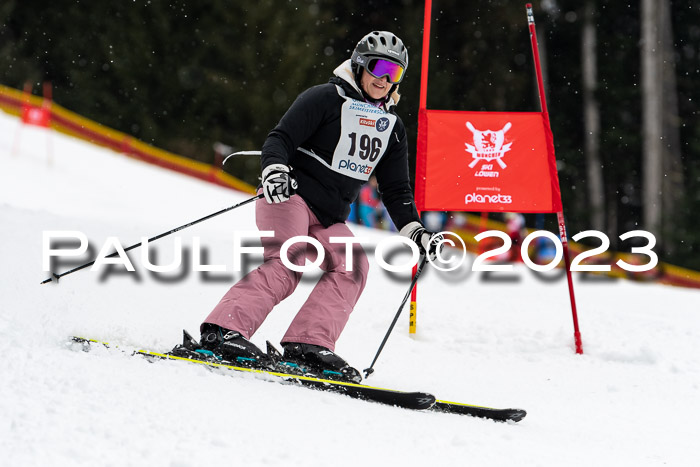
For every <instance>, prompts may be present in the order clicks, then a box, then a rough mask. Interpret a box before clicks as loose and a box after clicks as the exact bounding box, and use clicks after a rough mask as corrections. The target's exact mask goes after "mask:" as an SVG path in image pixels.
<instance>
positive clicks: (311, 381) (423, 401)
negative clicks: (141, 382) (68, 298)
mask: <svg viewBox="0 0 700 467" xmlns="http://www.w3.org/2000/svg"><path fill="white" fill-rule="evenodd" d="M187 337H189V336H188V335H187V334H186V337H185V339H187ZM73 341H74V342H78V343H81V344H82V345H83V350H85V351H89V350H90V346H91V345H93V344H99V345H103V346H105V347H109V348H112V347H113V346H111V345H110V344H108V343H106V342H100V341H96V340H93V339H85V338H82V337H73ZM120 350H121V349H120ZM133 354H134V355H141V356H144V357H148V358H155V359H167V360H177V361H187V362H190V363H198V364H201V365H206V366H208V367H211V368H218V369H225V370H232V371H236V372H242V373H249V374H253V375H257V376H262V377H267V378H269V377H272V379H273V380H276V381H280V382H285V383H290V384H297V385H300V386H304V387H309V388H313V389H318V390H321V391H326V392H334V393H339V394H343V395H346V396H349V397H352V398H353V399H360V400H364V401H370V402H377V403H380V404H385V405H393V406H396V407H401V408H404V409H412V410H424V409H429V408H430V407H432V406H433V404H435V396H433V395H432V394H428V393H425V392H404V391H396V390H393V389H385V388H378V387H374V386H367V385H364V384H356V383H351V382H345V381H335V380H331V379H324V378H319V377H315V376H307V375H304V374H294V373H289V372H285V371H275V370H268V369H261V368H253V367H246V366H237V365H232V364H230V363H229V362H224V361H216V360H212V359H211V358H208V357H207V355H206V354H200V353H197V352H194V351H192V350H189V349H187V348H186V346H185V345H182V346H177V347H175V349H173V351H172V352H168V353H160V352H153V351H150V350H134V351H133ZM267 378H266V379H267Z"/></svg>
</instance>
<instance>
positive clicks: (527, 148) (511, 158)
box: [416, 110, 561, 212]
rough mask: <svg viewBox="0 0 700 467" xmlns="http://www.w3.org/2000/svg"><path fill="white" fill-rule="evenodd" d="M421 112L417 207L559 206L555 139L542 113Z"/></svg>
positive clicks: (513, 209) (537, 208)
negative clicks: (553, 139) (553, 141)
mask: <svg viewBox="0 0 700 467" xmlns="http://www.w3.org/2000/svg"><path fill="white" fill-rule="evenodd" d="M422 112H423V114H422V115H421V116H420V118H421V122H422V124H421V128H420V131H419V139H420V143H421V144H419V153H418V158H417V164H416V203H417V206H418V209H420V210H421V211H467V212H501V211H502V212H558V211H559V210H561V195H560V190H559V179H558V176H557V171H556V160H555V158H554V145H553V143H552V137H551V132H549V130H548V128H547V127H546V122H545V120H544V118H545V117H544V116H543V114H542V113H541V112H458V111H445V110H423V111H422Z"/></svg>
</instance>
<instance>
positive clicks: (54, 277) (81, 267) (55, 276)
mask: <svg viewBox="0 0 700 467" xmlns="http://www.w3.org/2000/svg"><path fill="white" fill-rule="evenodd" d="M264 196H265V195H264V194H262V193H260V194H259V195H255V196H253V197H252V198H249V199H247V200H245V201H242V202H240V203H238V204H235V205H233V206H229V207H227V208H224V209H222V210H220V211H217V212H215V213H212V214H209V215H208V216H204V217H202V218H200V219H197V220H196V221H192V222H190V223H189V224H185V225H181V226H180V227H176V228H174V229H173V230H170V231H168V232H163V233H162V234H159V235H156V236H155V237H151V238H149V239H148V240H147V242H148V243H150V242H154V241H156V240H158V239H160V238H163V237H166V236H168V235H170V234H174V233H175V232H179V231H180V230H183V229H186V228H187V227H191V226H193V225H195V224H199V223H200V222H204V221H206V220H208V219H211V218H212V217H216V216H218V215H220V214H223V213H225V212H228V211H231V210H233V209H236V208H239V207H241V206H243V205H245V204H248V203H252V202H253V201H255V200H258V199H260V198H263V197H264ZM141 245H143V242H139V243H134V244H133V245H131V246H129V247H126V248H124V252H127V251H129V250H133V249H134V248H138V247H140V246H141ZM117 254H118V252H116V251H115V252H114V253H112V254H110V255H107V256H106V258H113V257H114V256H117ZM95 261H96V260H92V261H90V262H89V263H85V264H82V265H80V266H77V267H75V268H73V269H71V270H70V271H66V272H64V273H61V274H56V273H51V275H52V277H49V278H48V279H45V280H43V281H42V282H41V283H42V284H46V283H47V282H51V281H53V280H54V279H56V282H57V283H58V280H59V279H60V278H61V277H63V276H67V275H68V274H72V273H74V272H77V271H80V270H81V269H85V268H86V267H88V266H92V265H93V264H95Z"/></svg>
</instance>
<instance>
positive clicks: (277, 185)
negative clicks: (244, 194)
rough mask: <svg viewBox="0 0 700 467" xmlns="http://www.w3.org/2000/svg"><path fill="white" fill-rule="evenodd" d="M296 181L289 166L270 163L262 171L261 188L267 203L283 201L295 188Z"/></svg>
mask: <svg viewBox="0 0 700 467" xmlns="http://www.w3.org/2000/svg"><path fill="white" fill-rule="evenodd" d="M297 186H298V185H297V181H296V179H295V178H294V176H293V175H292V174H291V173H290V170H289V166H286V165H284V164H270V165H268V166H267V167H265V169H264V170H263V172H262V189H263V193H264V194H265V199H266V200H267V202H268V203H270V204H273V203H284V202H285V201H289V198H291V197H292V195H293V194H294V193H295V192H296V190H297Z"/></svg>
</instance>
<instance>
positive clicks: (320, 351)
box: [282, 342, 362, 383]
mask: <svg viewBox="0 0 700 467" xmlns="http://www.w3.org/2000/svg"><path fill="white" fill-rule="evenodd" d="M282 348H283V349H284V356H283V358H284V360H286V361H288V362H293V363H297V364H299V365H301V366H304V367H308V368H309V369H311V370H312V371H315V372H318V373H319V377H321V378H327V379H335V380H340V381H347V382H350V383H359V382H360V381H362V375H361V374H360V372H359V371H357V369H355V368H353V367H351V366H350V365H348V362H346V361H345V360H343V359H342V358H340V357H339V356H338V355H336V354H335V353H334V352H333V351H331V350H329V349H327V348H325V347H322V346H320V345H313V344H300V343H296V342H284V343H282Z"/></svg>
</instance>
